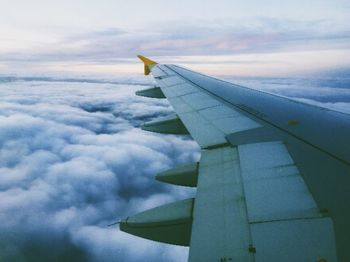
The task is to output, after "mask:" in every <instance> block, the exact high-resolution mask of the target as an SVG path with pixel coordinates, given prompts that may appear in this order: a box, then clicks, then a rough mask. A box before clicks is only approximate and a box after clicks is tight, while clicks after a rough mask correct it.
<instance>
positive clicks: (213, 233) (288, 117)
mask: <svg viewBox="0 0 350 262" xmlns="http://www.w3.org/2000/svg"><path fill="white" fill-rule="evenodd" d="M139 57H140V59H141V60H142V61H143V62H144V65H145V74H149V73H152V75H153V77H154V79H155V82H156V86H155V87H154V88H150V89H146V90H141V91H138V92H137V94H138V95H141V96H147V97H154V98H167V99H168V101H169V102H170V104H171V105H172V107H173V108H174V111H175V113H176V114H174V115H173V116H170V117H167V118H165V119H162V120H158V121H154V122H149V123H145V124H144V125H143V126H142V128H143V129H144V130H148V131H153V132H159V133H168V134H190V135H191V136H192V137H193V139H194V140H195V141H196V142H197V143H198V145H199V146H200V147H201V158H200V161H199V162H198V163H190V164H188V165H185V166H181V167H176V168H174V169H172V170H166V171H164V172H162V173H160V174H158V175H157V177H156V178H157V179H158V180H160V181H163V182H166V183H172V184H176V185H182V186H195V187H196V188H197V192H196V197H195V198H194V199H187V200H183V201H179V202H176V203H171V204H168V205H165V206H161V207H157V208H154V209H151V210H147V211H145V212H142V213H140V214H137V215H134V216H131V217H129V218H127V219H125V220H123V221H121V224H120V228H121V230H123V231H125V232H128V233H131V234H134V235H137V236H141V237H144V238H148V239H152V240H155V241H160V242H165V243H170V244H176V245H184V246H189V248H190V251H189V261H191V262H195V261H200V262H205V261H208V262H209V261H210V262H212V261H218V262H228V261H249V262H250V261H257V262H260V261H284V262H286V261H291V262H292V261H293V262H295V261H305V262H306V261H307V262H309V261H320V262H321V261H328V262H330V261H338V258H339V261H350V252H349V249H348V243H350V237H349V236H350V222H349V221H350V210H349V207H350V204H349V202H348V201H349V199H350V164H349V163H350V150H349V146H350V138H349V137H350V136H349V134H350V116H349V115H346V114H342V113H339V112H334V111H330V110H327V109H323V108H319V107H315V106H310V105H307V104H303V103H300V102H296V101H294V100H290V99H288V98H285V97H281V96H276V95H272V94H269V93H264V92H260V91H256V90H252V89H249V88H246V87H242V86H238V85H234V84H231V83H228V82H225V81H222V80H218V79H215V78H211V77H208V76H205V75H202V74H200V73H196V72H193V71H190V70H188V69H185V68H182V67H179V66H175V65H163V64H158V63H156V62H154V61H152V60H150V59H148V58H145V57H143V56H139Z"/></svg>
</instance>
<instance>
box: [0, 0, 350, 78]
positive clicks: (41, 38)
mask: <svg viewBox="0 0 350 262" xmlns="http://www.w3.org/2000/svg"><path fill="white" fill-rule="evenodd" d="M349 13H350V2H349V1H346V0H335V1H334V0H333V1H331V0H328V1H327V0H318V1H316V0H311V1H284V2H283V3H282V2H281V1H274V0H268V1H252V0H245V1H232V0H221V1H209V0H201V1H199V0H191V1H188V0H187V1H185V0H178V1H165V0H153V1H137V0H129V1H118V0H101V1H92V0H75V1H68V0H60V1H53V0H52V1H47V0H32V1H24V0H22V1H21V0H11V1H7V0H0V70H1V71H0V72H1V73H2V74H7V73H17V74H20V75H23V74H26V75H28V74H34V73H35V74H43V73H50V72H51V73H78V74H100V73H104V74H123V73H135V72H139V71H140V68H139V65H138V64H137V63H136V59H135V55H137V54H139V53H142V54H144V55H148V56H151V57H153V58H156V59H158V60H160V61H162V62H169V63H173V62H176V63H180V64H184V65H187V66H190V67H192V68H194V69H198V70H201V71H204V72H208V73H212V74H233V75H234V74H236V75H288V74H300V73H307V74H308V73H314V72H318V71H327V70H333V71H334V70H338V69H342V70H344V69H347V68H349V67H350V22H349V19H348V14H349Z"/></svg>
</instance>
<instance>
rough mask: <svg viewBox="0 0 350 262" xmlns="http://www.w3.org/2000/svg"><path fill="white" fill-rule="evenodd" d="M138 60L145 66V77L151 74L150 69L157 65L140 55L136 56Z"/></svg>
mask: <svg viewBox="0 0 350 262" xmlns="http://www.w3.org/2000/svg"><path fill="white" fill-rule="evenodd" d="M137 57H138V58H140V60H141V61H142V62H143V64H144V65H145V75H149V73H150V72H151V70H150V69H151V68H152V67H153V66H154V65H156V64H157V62H154V61H152V60H151V59H149V58H147V57H144V56H142V55H138V56H137Z"/></svg>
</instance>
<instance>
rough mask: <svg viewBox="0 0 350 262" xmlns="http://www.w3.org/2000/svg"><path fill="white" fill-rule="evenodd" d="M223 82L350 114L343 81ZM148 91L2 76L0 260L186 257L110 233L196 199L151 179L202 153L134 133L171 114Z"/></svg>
mask: <svg viewBox="0 0 350 262" xmlns="http://www.w3.org/2000/svg"><path fill="white" fill-rule="evenodd" d="M229 80H231V81H234V82H236V83H240V84H243V85H247V86H249V87H253V88H257V89H261V90H266V91H269V92H273V93H278V94H281V95H285V96H291V97H294V98H295V99H299V100H302V101H306V102H309V103H310V102H312V103H314V104H317V105H320V106H326V107H330V108H333V109H337V110H340V111H344V112H348V113H350V106H349V105H350V88H349V87H350V85H349V83H350V81H349V78H339V79H334V78H332V79H324V78H323V79H287V78H250V79H247V78H242V79H237V78H235V79H229ZM127 83H129V84H127ZM131 83H132V84H131ZM150 84H151V82H150V81H149V80H147V79H146V80H143V78H135V79H122V78H118V79H113V80H108V81H107V80H103V79H102V80H101V79H100V80H96V79H55V78H48V77H36V78H8V77H3V78H0V92H1V102H0V148H1V150H0V199H1V200H0V221H1V223H0V260H1V261H23V262H26V261H185V260H186V257H187V252H188V251H187V248H183V247H175V246H169V245H165V244H160V243H156V242H152V241H148V240H144V239H141V238H137V237H134V236H130V235H128V234H125V233H123V232H120V231H119V230H117V228H116V227H107V225H109V224H111V223H113V222H114V221H117V220H118V219H120V218H124V217H126V216H128V215H131V214H135V213H137V212H140V211H143V210H145V209H148V208H152V207H155V206H158V205H161V204H164V203H169V202H172V201H176V200H179V199H184V198H188V197H191V196H192V195H193V193H194V192H193V191H191V190H188V189H184V188H181V187H175V186H169V185H165V184H162V183H159V182H156V181H155V180H154V174H155V173H157V172H159V171H161V170H165V169H167V168H171V167H173V166H176V165H179V164H183V163H187V162H192V161H196V160H197V159H198V158H199V151H198V147H197V145H196V144H195V143H194V142H193V141H191V140H190V139H189V138H188V137H179V136H172V135H157V134H153V133H149V132H145V131H141V130H140V128H139V126H140V124H141V123H143V122H144V121H149V120H152V119H156V118H159V117H162V116H166V115H168V114H170V113H172V109H171V107H170V106H169V104H168V103H167V102H166V101H165V100H156V99H147V98H141V97H136V96H135V95H134V92H135V91H136V90H138V89H142V88H144V87H145V86H148V85H150Z"/></svg>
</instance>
